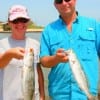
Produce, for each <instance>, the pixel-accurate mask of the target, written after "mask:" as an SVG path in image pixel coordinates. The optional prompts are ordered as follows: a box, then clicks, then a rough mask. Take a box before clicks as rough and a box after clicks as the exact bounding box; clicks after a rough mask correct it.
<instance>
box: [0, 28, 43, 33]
mask: <svg viewBox="0 0 100 100" xmlns="http://www.w3.org/2000/svg"><path fill="white" fill-rule="evenodd" d="M42 31H43V29H38V28H37V29H27V31H26V32H30V33H31V32H37V33H38V32H39V33H40V32H42ZM10 32H11V31H3V30H0V33H10Z"/></svg>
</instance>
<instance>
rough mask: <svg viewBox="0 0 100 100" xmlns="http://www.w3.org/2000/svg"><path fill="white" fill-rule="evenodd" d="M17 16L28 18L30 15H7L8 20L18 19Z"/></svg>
mask: <svg viewBox="0 0 100 100" xmlns="http://www.w3.org/2000/svg"><path fill="white" fill-rule="evenodd" d="M18 18H25V19H30V17H29V16H27V15H22V14H16V15H12V16H10V17H9V21H13V20H15V19H18Z"/></svg>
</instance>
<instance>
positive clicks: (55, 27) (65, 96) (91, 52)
mask: <svg viewBox="0 0 100 100" xmlns="http://www.w3.org/2000/svg"><path fill="white" fill-rule="evenodd" d="M40 43H41V47H40V57H43V56H50V55H54V54H55V53H56V51H57V50H58V49H59V48H63V49H65V50H68V49H69V48H72V49H73V50H74V51H75V53H76V55H77V56H78V58H79V61H80V63H81V65H82V67H83V70H84V72H85V74H86V76H87V80H88V84H89V91H90V92H91V93H92V94H93V95H97V93H98V72H99V69H98V65H99V62H98V58H99V56H100V25H99V24H98V23H97V22H96V20H94V19H92V18H87V17H83V16H78V17H77V18H76V20H75V21H74V22H73V24H72V31H71V32H69V31H68V30H67V28H66V25H65V23H64V22H63V20H62V19H61V18H59V19H58V20H56V21H55V22H53V23H51V24H49V25H47V26H46V27H45V29H44V31H43V32H42V36H41V42H40ZM48 78H49V86H48V89H49V95H50V97H51V99H52V100H87V97H86V96H85V93H84V92H83V91H82V90H80V88H79V86H78V84H77V83H76V80H75V79H74V76H73V74H72V72H71V69H70V66H69V63H68V62H67V63H59V64H58V65H56V66H54V67H53V68H51V71H50V73H49V76H48Z"/></svg>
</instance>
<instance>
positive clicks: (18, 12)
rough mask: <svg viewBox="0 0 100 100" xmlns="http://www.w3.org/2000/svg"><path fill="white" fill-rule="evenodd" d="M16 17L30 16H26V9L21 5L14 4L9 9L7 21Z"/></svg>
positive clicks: (27, 17) (26, 17)
mask: <svg viewBox="0 0 100 100" xmlns="http://www.w3.org/2000/svg"><path fill="white" fill-rule="evenodd" d="M18 18H25V19H30V17H29V16H28V11H27V9H26V8H25V7H24V6H22V5H14V6H12V7H11V8H10V10H9V14H8V19H9V21H13V20H15V19H18Z"/></svg>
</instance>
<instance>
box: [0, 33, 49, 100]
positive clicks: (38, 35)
mask: <svg viewBox="0 0 100 100" xmlns="http://www.w3.org/2000/svg"><path fill="white" fill-rule="evenodd" d="M40 35H41V34H40V33H39V32H38V33H36V32H34V33H26V36H28V37H31V38H34V39H36V40H38V41H40ZM8 36H10V33H0V39H2V38H5V37H8ZM42 69H43V74H44V80H45V82H44V83H45V94H46V100H49V99H48V98H49V96H48V73H49V69H48V68H43V67H42Z"/></svg>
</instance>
